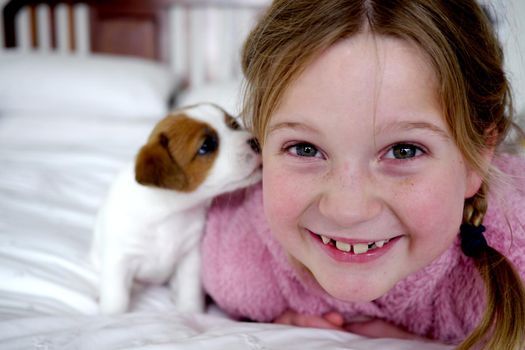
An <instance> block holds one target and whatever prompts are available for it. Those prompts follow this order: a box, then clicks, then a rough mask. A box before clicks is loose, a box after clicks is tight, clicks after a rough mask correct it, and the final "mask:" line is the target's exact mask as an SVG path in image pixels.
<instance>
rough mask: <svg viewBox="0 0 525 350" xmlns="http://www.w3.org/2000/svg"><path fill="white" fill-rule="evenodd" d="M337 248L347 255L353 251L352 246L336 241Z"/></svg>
mask: <svg viewBox="0 0 525 350" xmlns="http://www.w3.org/2000/svg"><path fill="white" fill-rule="evenodd" d="M335 247H336V248H337V249H339V250H342V251H343V252H347V253H348V252H349V251H350V250H351V249H352V246H351V245H350V244H348V243H345V242H339V241H335ZM354 249H355V248H354Z"/></svg>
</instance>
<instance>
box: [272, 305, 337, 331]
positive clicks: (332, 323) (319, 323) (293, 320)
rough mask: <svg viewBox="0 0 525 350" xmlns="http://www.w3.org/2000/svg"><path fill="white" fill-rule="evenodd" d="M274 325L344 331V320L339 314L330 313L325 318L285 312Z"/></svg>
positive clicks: (289, 311)
mask: <svg viewBox="0 0 525 350" xmlns="http://www.w3.org/2000/svg"><path fill="white" fill-rule="evenodd" d="M273 322H274V323H279V324H286V325H291V326H298V327H311V328H324V329H337V330H340V331H344V330H345V329H344V328H343V326H344V319H343V316H342V315H341V314H339V313H338V312H328V313H326V314H324V315H323V316H314V315H305V314H299V313H297V312H295V311H292V310H287V311H285V312H284V313H283V314H282V315H281V316H279V317H277V318H276V319H275V320H274V321H273Z"/></svg>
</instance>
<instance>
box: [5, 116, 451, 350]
mask: <svg viewBox="0 0 525 350" xmlns="http://www.w3.org/2000/svg"><path fill="white" fill-rule="evenodd" d="M154 122H155V121H153V120H151V119H146V118H145V119H134V120H131V121H124V120H122V119H118V118H115V119H112V118H108V117H107V116H106V117H104V118H102V117H97V116H93V115H85V116H74V117H73V116H70V115H60V114H53V115H45V114H40V115H35V114H31V115H30V114H23V113H16V114H9V115H6V114H3V115H0V348H1V349H39V350H51V349H131V348H133V349H146V348H147V349H164V348H169V349H232V350H234V349H259V350H262V349H302V350H304V349H388V350H401V349H449V348H450V347H446V346H441V345H437V344H427V343H418V342H409V341H400V340H392V339H382V340H370V339H364V338H360V337H358V336H355V335H352V334H349V333H343V332H337V331H328V330H320V329H308V328H296V327H287V326H280V325H274V324H256V323H243V322H236V321H232V320H228V319H227V318H225V316H224V315H223V314H221V313H220V311H217V310H216V309H213V310H215V311H213V310H212V312H210V313H208V314H206V315H184V314H178V313H177V312H176V311H175V310H174V309H173V307H172V304H171V302H170V299H169V292H168V290H167V288H165V287H145V286H137V287H136V288H135V290H134V292H133V297H132V307H131V309H132V310H131V313H129V314H125V315H121V316H113V317H107V316H102V315H97V314H96V311H97V304H96V285H97V274H96V273H95V272H94V270H93V269H92V268H91V266H90V265H89V263H88V259H87V255H88V250H89V245H90V242H91V228H92V226H93V222H94V218H95V213H96V210H97V207H98V206H99V204H100V203H101V201H102V199H103V197H104V195H105V193H106V190H107V188H108V185H109V183H110V182H111V180H112V179H113V177H114V175H115V174H116V172H117V171H118V170H119V169H120V167H121V166H122V165H123V164H124V163H126V162H127V161H130V160H132V159H133V157H134V155H135V153H136V151H137V150H138V148H139V147H140V145H142V143H143V142H144V141H145V140H146V138H147V136H148V134H149V132H150V130H151V128H152V126H153V124H154Z"/></svg>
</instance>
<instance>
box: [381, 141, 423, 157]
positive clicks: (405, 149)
mask: <svg viewBox="0 0 525 350" xmlns="http://www.w3.org/2000/svg"><path fill="white" fill-rule="evenodd" d="M423 153H424V151H423V150H422V149H421V148H420V147H418V146H416V145H412V144H408V143H400V144H397V145H394V146H392V147H391V148H390V149H389V150H388V152H387V153H386V155H385V158H389V159H399V160H404V159H411V158H414V157H417V156H420V155H422V154H423Z"/></svg>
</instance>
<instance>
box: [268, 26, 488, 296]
mask: <svg viewBox="0 0 525 350" xmlns="http://www.w3.org/2000/svg"><path fill="white" fill-rule="evenodd" d="M436 91H437V80H436V77H435V75H434V73H433V71H432V67H431V65H430V63H429V61H428V60H427V58H426V56H425V55H424V54H423V53H422V52H421V51H419V49H418V48H417V47H416V46H415V45H414V44H411V43H409V42H407V41H403V40H400V39H394V38H389V37H382V36H376V37H372V36H371V35H370V34H367V33H364V34H359V35H357V36H354V37H352V38H350V39H346V40H344V41H342V42H340V43H338V44H336V45H334V46H333V47H331V48H330V49H329V50H327V51H326V52H324V53H322V54H321V56H319V57H318V58H317V59H316V60H315V61H314V62H313V63H312V64H310V65H309V66H308V67H307V68H306V70H305V71H304V72H303V73H302V74H301V75H300V76H299V77H298V79H297V80H296V81H294V83H293V84H292V85H291V86H290V87H289V88H288V90H287V91H286V93H285V95H284V97H283V100H282V103H281V104H280V106H279V108H278V109H277V111H276V112H275V114H274V115H273V116H272V118H271V120H270V123H269V128H268V130H267V138H266V141H265V144H264V145H263V163H264V167H263V191H264V210H265V214H266V216H267V218H268V221H269V223H270V226H271V228H272V230H273V233H274V235H275V237H276V238H277V240H278V241H279V242H280V243H281V244H282V246H283V247H284V249H285V250H286V251H287V252H288V253H289V255H290V258H291V261H292V262H293V263H294V265H296V266H297V267H298V268H299V269H304V268H305V269H306V270H307V271H309V272H310V274H311V275H313V277H314V278H315V280H316V281H317V282H318V283H319V284H320V285H321V286H322V288H323V289H325V290H326V291H327V292H328V293H330V294H331V295H333V296H334V297H336V298H339V299H342V300H347V301H367V300H373V299H376V298H378V297H380V296H381V295H383V294H384V293H386V292H387V291H388V290H389V289H390V288H392V287H393V286H394V284H395V283H396V282H398V281H400V280H401V279H403V278H404V277H406V276H407V275H409V274H411V273H413V272H415V271H417V270H419V269H421V268H422V267H424V266H426V265H428V264H429V263H430V262H432V261H433V260H434V259H436V258H437V257H438V256H439V255H440V254H442V253H443V252H444V251H445V250H446V249H447V248H448V247H449V246H450V245H451V244H452V242H453V241H454V239H455V237H456V235H457V233H458V229H459V225H460V224H461V218H462V212H463V202H464V199H465V198H466V197H470V196H473V195H474V194H475V193H476V192H477V190H478V188H479V186H480V184H481V178H480V176H478V175H477V174H476V173H475V172H474V171H472V170H470V169H469V167H468V166H467V165H466V164H465V162H464V161H463V157H462V155H461V153H460V151H459V150H458V148H457V147H456V145H455V143H454V140H453V138H452V136H451V133H450V130H449V129H448V127H447V125H446V123H445V121H444V118H443V111H442V108H441V106H440V104H439V100H438V96H437V93H436ZM310 274H305V276H307V277H306V278H309V279H310V278H311V277H308V276H311V275H310Z"/></svg>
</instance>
